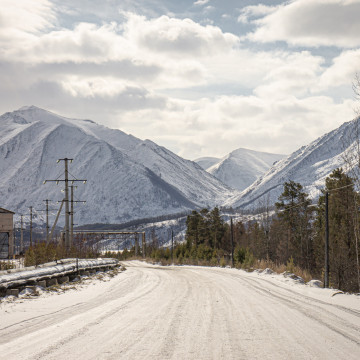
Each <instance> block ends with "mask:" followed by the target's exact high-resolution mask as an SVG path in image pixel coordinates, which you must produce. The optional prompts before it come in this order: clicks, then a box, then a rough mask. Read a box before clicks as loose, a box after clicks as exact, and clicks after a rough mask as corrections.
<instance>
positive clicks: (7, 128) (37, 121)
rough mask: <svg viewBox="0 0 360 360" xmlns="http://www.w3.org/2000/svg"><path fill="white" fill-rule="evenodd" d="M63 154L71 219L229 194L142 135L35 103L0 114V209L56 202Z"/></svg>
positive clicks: (123, 214)
mask: <svg viewBox="0 0 360 360" xmlns="http://www.w3.org/2000/svg"><path fill="white" fill-rule="evenodd" d="M65 157H67V158H71V159H74V162H73V163H72V164H70V165H69V166H70V168H69V171H70V174H72V175H71V177H73V176H76V177H77V178H79V179H87V180H88V182H87V184H86V185H83V184H81V183H80V184H78V183H77V184H76V185H78V188H77V190H76V192H75V194H76V198H77V199H80V200H86V205H84V206H82V205H79V206H77V209H76V222H78V223H80V224H81V223H93V222H122V221H128V220H132V219H136V218H144V217H149V216H150V217H153V216H158V215H163V214H168V213H176V212H179V211H184V210H186V209H192V208H194V207H198V206H199V207H201V206H214V205H215V204H221V203H222V202H223V201H224V200H225V199H227V198H229V197H230V196H231V195H233V194H234V192H233V191H232V190H230V189H229V188H227V187H226V186H225V185H223V184H222V183H221V182H219V181H218V180H217V179H216V178H214V177H213V176H211V175H210V174H208V173H207V172H206V171H204V170H203V169H201V168H200V167H199V166H198V165H197V164H195V163H193V162H191V161H188V160H185V159H182V158H180V157H178V156H176V155H175V154H173V153H171V152H170V151H169V150H167V149H165V148H162V147H160V146H158V145H156V144H155V143H153V142H150V141H148V140H146V141H142V140H140V139H137V138H135V137H134V136H131V135H127V134H125V133H123V132H122V131H120V130H113V129H109V128H106V127H104V126H101V125H98V124H96V123H94V122H92V121H90V120H75V119H67V118H64V117H61V116H58V115H56V114H53V113H51V112H48V111H46V110H42V109H39V108H37V107H34V106H31V107H24V108H21V109H19V110H17V111H14V112H12V113H6V114H4V115H2V116H1V117H0V199H1V206H2V207H5V208H9V209H11V210H14V211H15V212H18V213H28V209H27V207H28V206H34V207H39V206H41V207H42V205H41V203H42V200H43V199H45V198H48V199H51V200H61V199H62V198H63V194H62V193H61V192H60V190H61V189H62V188H63V185H62V186H61V184H63V183H60V184H59V185H58V186H56V185H55V183H47V184H46V185H43V181H44V180H46V179H63V178H64V164H63V162H60V163H59V164H57V163H56V161H57V159H59V158H65Z"/></svg>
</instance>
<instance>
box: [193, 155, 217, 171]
mask: <svg viewBox="0 0 360 360" xmlns="http://www.w3.org/2000/svg"><path fill="white" fill-rule="evenodd" d="M220 160H221V159H220V158H216V157H210V156H207V157H201V158H198V159H195V160H194V162H196V163H197V164H198V165H200V166H201V167H202V168H203V169H204V170H207V169H208V168H209V167H211V166H213V165H215V164H217V163H218V162H219V161H220Z"/></svg>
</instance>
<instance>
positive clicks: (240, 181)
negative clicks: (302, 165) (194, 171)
mask: <svg viewBox="0 0 360 360" xmlns="http://www.w3.org/2000/svg"><path fill="white" fill-rule="evenodd" d="M283 157H284V155H280V154H270V153H265V152H260V151H254V150H249V149H242V148H240V149H236V150H234V151H232V152H231V153H230V154H228V155H226V156H224V157H223V158H222V159H218V160H216V158H200V159H197V160H195V161H196V162H197V163H198V164H199V165H200V166H203V167H204V166H206V165H208V166H207V167H206V168H205V169H206V170H207V171H208V172H209V173H210V174H212V175H214V176H215V177H216V178H217V179H219V180H220V181H222V182H223V183H224V184H226V185H228V186H230V187H231V188H234V189H237V190H240V191H241V190H244V189H246V188H247V187H248V186H250V185H251V184H252V183H253V182H254V181H255V180H257V179H258V178H259V177H260V176H261V175H263V174H264V173H265V172H266V171H267V170H269V168H270V167H271V166H272V165H273V164H274V163H275V162H276V161H278V160H280V159H282V158H283Z"/></svg>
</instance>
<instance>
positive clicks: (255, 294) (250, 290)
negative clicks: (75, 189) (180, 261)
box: [0, 261, 360, 360]
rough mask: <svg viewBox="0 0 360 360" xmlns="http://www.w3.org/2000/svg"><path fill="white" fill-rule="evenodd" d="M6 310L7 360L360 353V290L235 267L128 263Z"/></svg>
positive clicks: (1, 330) (3, 354) (1, 311)
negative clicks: (106, 277) (107, 276)
mask: <svg viewBox="0 0 360 360" xmlns="http://www.w3.org/2000/svg"><path fill="white" fill-rule="evenodd" d="M125 266H126V267H127V270H126V271H125V272H123V273H120V274H119V275H117V276H116V277H114V278H112V279H111V280H110V281H108V282H100V281H98V282H95V283H93V284H90V285H88V286H87V287H85V288H82V289H79V290H70V291H68V292H66V293H64V294H62V295H53V296H40V297H39V298H38V299H35V300H27V299H26V300H23V301H22V302H21V301H20V300H18V301H17V302H15V303H13V304H2V305H1V307H0V316H1V317H0V358H1V359H7V360H10V359H11V360H13V359H60V358H61V359H67V360H71V359H87V360H90V359H96V360H98V359H114V360H118V359H196V360H198V359H347V360H350V359H359V358H360V297H359V296H355V295H351V296H350V295H335V296H331V295H332V294H334V292H332V291H331V290H325V289H316V288H311V287H309V286H304V285H295V284H293V283H285V282H284V281H281V280H279V278H280V277H279V276H278V279H277V277H276V276H270V275H263V276H260V275H257V274H248V273H246V272H244V271H239V270H235V269H220V268H204V267H203V268H201V267H190V266H189V267H187V266H179V267H173V266H170V267H160V266H152V265H147V264H145V263H142V262H138V261H136V262H128V263H125Z"/></svg>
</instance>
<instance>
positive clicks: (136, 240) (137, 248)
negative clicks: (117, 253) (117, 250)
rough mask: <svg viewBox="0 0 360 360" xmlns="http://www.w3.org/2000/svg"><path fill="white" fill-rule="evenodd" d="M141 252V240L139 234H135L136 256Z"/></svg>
mask: <svg viewBox="0 0 360 360" xmlns="http://www.w3.org/2000/svg"><path fill="white" fill-rule="evenodd" d="M138 251H139V238H138V233H135V256H138Z"/></svg>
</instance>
